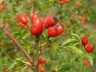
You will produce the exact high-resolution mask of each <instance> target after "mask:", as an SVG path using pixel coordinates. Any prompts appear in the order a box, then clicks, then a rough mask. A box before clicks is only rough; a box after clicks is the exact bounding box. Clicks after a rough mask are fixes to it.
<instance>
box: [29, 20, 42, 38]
mask: <svg viewBox="0 0 96 72" xmlns="http://www.w3.org/2000/svg"><path fill="white" fill-rule="evenodd" d="M42 31H43V21H42V20H41V19H38V20H36V22H35V24H32V27H31V28H30V32H31V34H32V35H36V36H38V35H40V34H41V33H42Z"/></svg>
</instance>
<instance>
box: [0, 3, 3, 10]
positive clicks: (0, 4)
mask: <svg viewBox="0 0 96 72" xmlns="http://www.w3.org/2000/svg"><path fill="white" fill-rule="evenodd" d="M2 6H3V5H2V2H0V11H1V10H2Z"/></svg>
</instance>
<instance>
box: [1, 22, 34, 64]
mask: <svg viewBox="0 0 96 72" xmlns="http://www.w3.org/2000/svg"><path fill="white" fill-rule="evenodd" d="M0 28H1V29H2V30H3V31H4V32H5V34H6V35H7V36H8V37H9V38H11V40H13V41H14V43H15V44H16V45H17V46H18V47H19V48H20V49H21V50H22V52H23V53H24V55H25V56H26V58H27V59H28V60H29V62H30V63H31V64H32V65H34V61H33V59H32V58H31V57H30V55H29V54H28V53H27V52H26V50H25V48H24V47H23V46H22V45H21V44H20V43H19V42H18V41H17V40H16V39H15V38H14V37H13V36H12V34H11V33H10V32H9V31H8V30H7V29H6V28H5V27H4V25H3V24H0Z"/></svg>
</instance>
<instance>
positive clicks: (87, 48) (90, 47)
mask: <svg viewBox="0 0 96 72" xmlns="http://www.w3.org/2000/svg"><path fill="white" fill-rule="evenodd" d="M81 43H82V45H83V46H84V48H85V51H86V52H87V53H91V52H93V51H94V45H93V44H88V37H83V38H82V40H81Z"/></svg>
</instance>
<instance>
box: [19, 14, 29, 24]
mask: <svg viewBox="0 0 96 72" xmlns="http://www.w3.org/2000/svg"><path fill="white" fill-rule="evenodd" d="M18 18H19V20H20V21H21V23H23V24H25V25H26V24H27V23H28V19H27V16H26V14H23V13H21V14H19V15H18Z"/></svg>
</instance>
